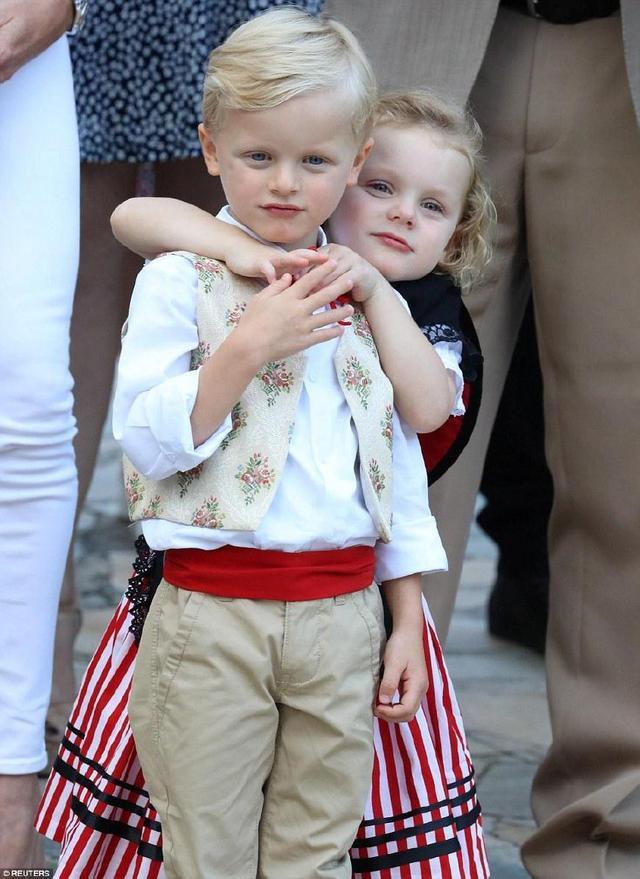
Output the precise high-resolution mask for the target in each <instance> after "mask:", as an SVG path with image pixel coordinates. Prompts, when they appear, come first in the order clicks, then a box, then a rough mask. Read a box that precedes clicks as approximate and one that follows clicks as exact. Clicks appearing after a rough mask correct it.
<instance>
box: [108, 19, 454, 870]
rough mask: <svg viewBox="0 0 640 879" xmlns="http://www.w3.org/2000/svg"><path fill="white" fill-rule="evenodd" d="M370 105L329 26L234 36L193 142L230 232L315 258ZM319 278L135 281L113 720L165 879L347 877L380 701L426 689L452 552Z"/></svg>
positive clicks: (124, 378) (361, 78)
mask: <svg viewBox="0 0 640 879" xmlns="http://www.w3.org/2000/svg"><path fill="white" fill-rule="evenodd" d="M374 96H375V88H374V83H373V79H372V76H371V72H370V69H369V67H368V64H367V62H366V59H365V58H364V56H363V55H362V52H361V50H360V48H359V46H358V44H357V42H356V41H355V39H354V38H353V36H352V35H351V34H350V33H349V32H348V31H346V30H345V29H344V28H343V27H342V26H340V25H338V24H337V23H336V22H332V21H327V20H320V19H313V18H311V17H309V16H307V15H305V14H304V13H300V12H298V11H296V10H290V9H289V10H278V11H275V12H271V13H268V14H266V15H264V16H262V17H261V18H260V19H257V20H254V21H253V22H250V23H248V24H246V25H244V26H243V27H241V28H240V29H239V30H238V31H236V32H235V34H233V35H232V36H231V37H230V38H229V39H228V40H227V42H226V43H225V44H223V46H221V47H220V48H219V49H217V50H216V51H214V52H213V53H212V57H211V62H210V68H209V72H208V74H207V79H206V83H205V94H204V105H203V107H204V123H203V125H202V126H201V129H200V136H201V142H202V146H203V153H204V156H205V161H206V163H207V167H208V169H209V171H210V172H211V173H212V174H219V175H220V176H221V179H222V183H223V186H224V189H225V193H226V195H227V197H228V200H229V207H228V208H227V209H225V211H224V212H223V214H222V218H223V219H225V220H226V221H227V222H231V223H235V224H237V225H239V226H241V228H243V229H245V231H247V232H248V233H249V234H251V235H253V236H254V237H258V238H259V239H261V240H263V241H265V242H271V243H278V244H279V245H281V246H283V247H284V248H285V249H287V250H293V249H296V248H307V247H310V246H315V245H318V244H320V245H321V244H324V243H325V241H326V239H325V238H324V235H323V233H322V232H321V230H320V228H319V226H320V223H322V222H323V221H324V220H325V219H326V218H327V217H328V216H329V214H331V212H332V211H333V210H334V208H335V207H336V205H337V203H338V201H339V199H340V197H341V196H342V194H343V192H344V189H345V187H346V186H349V185H353V184H355V182H356V180H357V176H358V171H359V169H360V167H361V165H362V163H363V161H364V160H365V158H366V155H367V153H368V150H369V149H370V141H369V140H368V138H367V132H368V125H369V120H370V115H371V110H372V105H373V99H374ZM335 267H336V263H335V261H331V260H330V261H328V262H326V263H324V264H320V265H317V266H316V267H314V268H312V269H311V271H309V272H308V274H306V275H304V276H303V277H302V278H301V279H299V280H297V281H295V282H293V281H292V277H291V275H288V274H285V275H284V276H283V277H282V278H281V279H280V280H279V281H276V282H274V283H273V284H271V285H270V286H268V287H267V288H265V289H262V287H261V285H260V284H259V283H257V282H252V281H247V280H246V279H242V278H240V277H238V276H236V275H233V274H232V273H231V272H230V271H229V270H228V269H227V268H226V267H225V266H224V265H222V264H220V263H216V262H214V261H211V260H206V259H202V258H198V257H196V256H194V255H192V254H169V255H167V256H165V257H163V258H161V259H159V260H156V261H154V262H153V263H151V264H150V265H149V266H147V267H146V268H145V269H144V270H143V271H142V272H141V274H140V276H139V279H138V282H137V284H136V289H135V290H134V295H133V299H132V306H131V312H130V317H129V322H128V331H127V334H126V336H125V338H124V341H123V353H122V358H121V362H120V367H119V377H118V389H117V392H116V400H115V407H114V432H115V434H116V436H117V438H118V439H119V440H120V442H121V443H122V446H123V448H124V450H125V453H126V455H127V457H128V461H127V462H126V466H125V474H126V484H127V490H128V496H129V504H130V513H131V516H132V518H133V519H140V520H142V521H143V531H144V533H145V536H146V538H147V540H148V542H149V544H150V546H151V547H153V548H155V549H162V550H165V551H166V553H165V570H164V580H163V582H162V583H161V584H160V587H159V589H158V593H157V595H156V597H155V598H154V602H153V605H152V608H151V611H150V616H149V619H148V620H147V623H146V625H145V629H144V634H143V638H142V642H141V646H140V654H139V658H138V662H137V666H136V673H135V676H134V682H133V689H132V697H131V701H130V716H131V725H132V728H133V731H134V735H135V739H136V746H137V749H138V753H139V755H140V761H141V764H142V768H143V771H144V775H145V778H146V781H147V785H148V788H149V791H150V795H151V798H152V800H153V803H154V805H155V807H156V808H157V810H158V812H159V814H160V816H161V820H162V830H163V839H164V847H163V852H164V860H165V869H166V873H167V877H168V879H178V877H182V879H200V877H206V879H223V877H224V879H249V877H250V879H254V877H256V876H258V877H262V879H320V877H323V879H348V877H350V875H351V867H350V864H349V858H348V850H349V847H350V845H351V843H352V841H353V837H354V834H355V831H356V829H357V827H358V824H359V821H360V818H361V815H362V811H363V806H364V798H365V796H366V793H367V790H368V787H369V784H370V779H371V761H372V709H373V705H374V703H375V702H376V701H380V702H383V703H389V702H390V701H391V696H392V694H393V693H394V692H395V691H396V690H398V691H399V694H400V700H399V704H398V705H397V706H396V710H395V717H396V718H397V719H408V718H409V717H411V716H412V715H413V713H415V710H416V708H417V705H418V703H419V700H420V698H421V695H422V694H423V692H424V689H425V687H426V683H427V682H426V673H425V665H424V656H423V652H422V641H421V633H422V615H421V611H420V578H419V574H420V573H421V572H423V571H425V570H434V569H441V568H443V567H444V566H445V564H446V560H445V558H444V553H443V551H442V547H441V544H440V542H439V538H438V536H437V531H436V528H435V523H434V520H433V518H432V517H431V516H430V514H429V512H428V503H427V497H426V479H425V476H424V468H423V465H422V460H421V455H420V451H419V446H418V444H417V440H416V437H415V435H414V434H412V433H411V432H410V431H408V430H407V429H405V428H404V427H403V425H402V424H401V423H400V421H399V420H398V418H397V416H396V415H395V413H394V412H393V409H392V394H391V386H390V384H389V381H388V379H387V378H386V376H385V375H384V374H383V373H382V371H381V369H380V366H379V361H378V359H377V354H376V352H375V346H374V344H373V340H372V337H371V334H370V332H369V330H368V327H367V324H366V320H365V319H364V315H363V313H362V311H361V310H359V309H355V310H354V307H353V306H352V305H349V304H347V305H344V304H343V305H340V304H339V303H338V302H336V300H337V299H338V297H340V296H342V295H343V294H345V293H347V292H348V291H349V290H350V289H351V287H352V280H351V278H350V277H349V276H348V274H344V275H341V276H339V277H338V278H337V279H336V280H334V281H332V282H331V283H329V284H325V286H323V279H324V278H328V277H329V275H330V274H331V273H332V272H333V271H334V269H335ZM160 290H161V291H162V294H163V295H162V297H160V296H159V291H160ZM159 303H161V305H159ZM330 305H331V306H332V307H331V308H329V306H330ZM302 352H304V354H303V353H302ZM442 374H443V376H444V369H443V370H442ZM444 380H445V381H446V376H445V377H444ZM392 447H393V457H392ZM374 576H375V578H376V579H377V580H378V581H381V582H382V588H383V590H384V593H385V597H386V600H387V602H388V605H389V609H390V612H391V615H392V619H393V633H392V635H391V636H390V638H389V640H388V641H387V643H386V647H385V632H384V626H383V619H382V607H381V599H380V593H379V590H378V587H377V586H376V585H375V582H374ZM383 650H384V662H385V674H384V678H383V681H382V685H381V686H380V688H379V670H380V662H381V659H382V655H383Z"/></svg>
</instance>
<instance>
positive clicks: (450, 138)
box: [373, 91, 496, 288]
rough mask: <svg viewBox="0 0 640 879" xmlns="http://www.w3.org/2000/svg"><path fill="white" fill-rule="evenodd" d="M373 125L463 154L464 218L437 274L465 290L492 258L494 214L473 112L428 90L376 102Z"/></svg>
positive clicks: (396, 94)
mask: <svg viewBox="0 0 640 879" xmlns="http://www.w3.org/2000/svg"><path fill="white" fill-rule="evenodd" d="M373 123H374V125H394V126H397V127H400V128H405V127H413V126H422V127H424V128H427V129H429V130H430V131H433V132H436V133H438V134H439V135H440V136H441V137H442V140H443V141H444V143H445V144H446V145H447V146H450V147H452V148H454V149H456V150H459V151H460V152H461V153H462V154H463V155H465V156H466V157H467V159H468V161H469V166H470V169H471V178H470V181H469V189H468V191H467V194H466V197H465V200H464V205H463V208H462V215H461V217H460V220H459V221H458V225H457V226H456V230H455V232H454V234H453V237H452V238H451V241H450V242H449V244H448V245H447V249H446V251H445V254H444V258H443V259H442V260H441V261H440V262H439V263H438V265H437V269H439V270H440V271H442V272H446V273H447V274H450V275H451V276H452V277H453V278H454V280H455V281H456V282H457V283H458V284H459V285H460V286H461V287H465V288H466V287H469V286H470V285H471V284H472V282H473V281H474V280H476V278H477V277H478V276H479V275H480V274H481V272H482V270H483V269H484V267H485V266H486V265H487V263H488V262H489V260H490V258H491V245H490V243H489V231H490V228H491V226H492V224H493V223H494V221H495V218H496V209H495V206H494V204H493V201H492V200H491V196H490V195H489V190H488V188H487V184H486V182H485V179H484V174H483V159H482V153H481V149H482V132H481V130H480V126H479V125H478V123H477V122H476V120H475V119H474V118H473V116H472V115H471V113H469V112H468V111H466V110H465V109H464V108H463V107H460V106H458V105H456V104H454V103H452V102H450V101H447V100H445V99H444V98H442V97H439V96H438V95H435V94H433V93H432V92H428V91H414V92H397V93H390V94H387V95H383V96H382V97H380V98H379V100H378V103H377V104H376V108H375V111H374V117H373Z"/></svg>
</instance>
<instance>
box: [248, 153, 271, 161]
mask: <svg viewBox="0 0 640 879" xmlns="http://www.w3.org/2000/svg"><path fill="white" fill-rule="evenodd" d="M249 158H250V159H251V160H252V161H253V162H266V160H267V159H268V156H267V154H266V153H249Z"/></svg>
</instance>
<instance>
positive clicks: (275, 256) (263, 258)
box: [226, 240, 329, 284]
mask: <svg viewBox="0 0 640 879" xmlns="http://www.w3.org/2000/svg"><path fill="white" fill-rule="evenodd" d="M328 259H329V255H328V254H327V253H321V252H320V251H317V250H291V251H289V252H287V251H283V250H278V249H277V248H275V247H269V246H268V245H266V244H261V243H260V242H259V241H251V240H248V241H247V242H246V244H245V243H244V242H243V245H242V247H239V248H237V249H234V251H233V252H232V253H229V254H228V255H227V259H226V264H227V265H228V267H229V268H230V269H231V271H232V272H235V273H236V274H237V275H242V276H243V277H244V278H263V279H264V280H265V281H266V282H267V284H273V282H274V281H277V280H278V279H279V278H281V277H282V276H283V275H284V274H290V275H293V276H294V278H297V277H299V276H300V275H302V274H304V273H305V272H306V271H308V270H309V269H310V268H312V267H313V266H316V265H322V263H325V262H327V260H328Z"/></svg>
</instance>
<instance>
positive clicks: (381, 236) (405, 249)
mask: <svg viewBox="0 0 640 879" xmlns="http://www.w3.org/2000/svg"><path fill="white" fill-rule="evenodd" d="M372 234H373V237H374V238H377V239H378V241H382V243H383V244H386V245H387V247H390V248H391V249H392V250H399V251H400V253H412V252H413V248H412V247H410V246H409V244H407V242H406V241H405V240H404V238H400V236H398V235H391V233H389V232H373V233H372Z"/></svg>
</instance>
